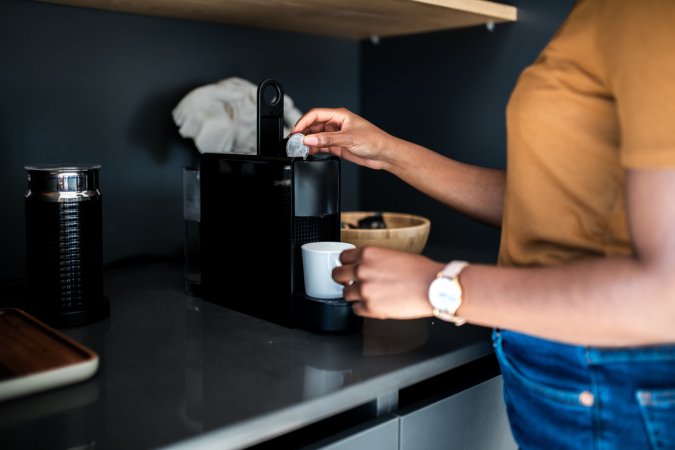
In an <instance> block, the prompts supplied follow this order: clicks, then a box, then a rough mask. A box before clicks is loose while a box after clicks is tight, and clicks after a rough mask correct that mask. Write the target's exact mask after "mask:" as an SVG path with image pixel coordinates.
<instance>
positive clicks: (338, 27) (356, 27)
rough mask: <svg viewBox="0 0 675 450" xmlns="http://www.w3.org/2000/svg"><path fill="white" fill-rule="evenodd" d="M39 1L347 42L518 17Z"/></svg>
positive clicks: (377, 5)
mask: <svg viewBox="0 0 675 450" xmlns="http://www.w3.org/2000/svg"><path fill="white" fill-rule="evenodd" d="M39 1H43V2H47V3H59V4H63V5H72V6H81V7H87V8H96V9H103V10H109V11H119V12H127V13H135V14H146V15H152V16H162V17H173V18H181V19H189V20H201V21H210V22H221V23H227V24H232V25H241V26H248V27H257V28H266V29H273V30H282V31H292V32H299V33H308V34H315V35H322V36H333V37H342V38H350V39H364V38H369V37H371V36H381V37H386V36H396V35H405V34H415V33H424V32H430V31H438V30H445V29H450V28H460V27H468V26H474V25H481V24H485V23H488V22H495V23H497V22H513V21H515V20H516V17H517V11H516V8H515V7H514V6H511V5H505V4H501V3H496V2H491V1H484V0H39Z"/></svg>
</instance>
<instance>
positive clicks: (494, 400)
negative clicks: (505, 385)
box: [400, 375, 517, 450]
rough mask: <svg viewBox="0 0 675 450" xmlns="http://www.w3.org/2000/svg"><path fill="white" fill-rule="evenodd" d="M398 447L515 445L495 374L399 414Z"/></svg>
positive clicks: (464, 449) (495, 448) (465, 449)
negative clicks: (465, 388)
mask: <svg viewBox="0 0 675 450" xmlns="http://www.w3.org/2000/svg"><path fill="white" fill-rule="evenodd" d="M400 431H401V434H400V448H401V450H432V449H444V450H447V449H461V450H473V449H475V450H484V449H490V450H501V449H504V450H506V449H509V450H510V449H516V448H517V446H516V443H515V442H514V441H513V438H512V437H511V431H510V429H509V423H508V420H507V417H506V406H505V405H504V400H503V398H502V377H501V375H500V376H497V377H495V378H492V379H490V380H487V381H485V382H483V383H480V384H478V385H476V386H473V387H471V388H469V389H467V390H464V391H461V392H459V393H457V394H454V395H452V396H450V397H446V398H443V399H441V400H438V401H436V402H433V403H431V404H429V405H426V406H423V407H420V408H418V409H414V410H412V411H410V412H407V413H405V414H402V415H401V422H400Z"/></svg>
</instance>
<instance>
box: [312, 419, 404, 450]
mask: <svg viewBox="0 0 675 450" xmlns="http://www.w3.org/2000/svg"><path fill="white" fill-rule="evenodd" d="M395 449H398V417H388V418H387V419H384V420H383V419H378V420H375V421H373V422H368V423H365V424H364V425H362V426H358V427H355V428H353V429H350V430H348V431H345V432H344V433H340V434H338V435H336V436H331V437H330V438H328V439H325V440H323V441H321V442H317V443H315V444H313V445H311V446H308V447H304V448H303V449H302V450H395Z"/></svg>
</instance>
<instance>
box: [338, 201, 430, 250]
mask: <svg viewBox="0 0 675 450" xmlns="http://www.w3.org/2000/svg"><path fill="white" fill-rule="evenodd" d="M374 214H375V212H372V211H359V212H343V213H342V216H341V221H342V223H343V224H346V223H349V224H352V225H354V226H356V224H357V222H358V221H359V220H361V219H363V218H364V217H368V216H372V215H374ZM382 217H383V218H384V223H385V224H386V225H387V228H381V229H358V228H346V227H344V226H343V227H342V229H341V230H340V237H341V240H342V242H349V243H352V244H354V245H355V246H357V247H365V246H375V247H386V248H393V249H396V250H403V251H406V252H410V253H422V250H424V246H425V245H426V243H427V239H428V238H429V230H430V228H431V222H430V221H429V219H427V218H425V217H422V216H415V215H413V214H403V213H394V212H385V213H382Z"/></svg>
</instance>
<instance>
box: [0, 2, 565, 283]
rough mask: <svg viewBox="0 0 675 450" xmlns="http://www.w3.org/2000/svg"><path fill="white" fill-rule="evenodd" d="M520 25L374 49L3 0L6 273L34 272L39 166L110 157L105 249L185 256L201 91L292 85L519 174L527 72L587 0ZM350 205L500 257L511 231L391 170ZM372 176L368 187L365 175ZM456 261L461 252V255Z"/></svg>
mask: <svg viewBox="0 0 675 450" xmlns="http://www.w3.org/2000/svg"><path fill="white" fill-rule="evenodd" d="M514 3H515V4H516V5H517V6H518V7H519V16H520V17H519V21H518V23H516V24H511V25H497V27H496V29H495V31H494V32H492V33H490V32H488V31H487V30H486V29H485V28H483V27H479V28H472V29H466V30H452V31H446V32H439V33H431V34H426V35H418V36H409V37H400V38H390V39H382V40H381V41H380V43H379V45H374V44H372V43H371V42H368V41H366V42H363V43H361V44H359V43H358V42H355V41H348V40H340V39H331V38H320V37H313V36H307V35H303V34H293V33H281V32H273V31H264V30H256V29H250V28H241V27H231V26H226V25H222V24H208V23H198V22H190V21H181V20H171V19H163V18H155V17H145V16H137V15H131V14H119V13H112V12H104V11H95V10H89V9H80V8H72V7H67V6H60V5H51V4H44V3H38V2H27V1H20V0H4V1H2V2H0V190H1V192H2V194H3V205H2V209H3V210H2V213H1V214H0V248H2V252H1V253H0V279H7V278H11V277H17V276H22V275H23V272H24V231H23V230H24V218H23V214H24V209H23V196H24V193H25V186H26V182H25V171H24V170H23V166H24V165H26V164H37V163H49V162H64V163H68V162H70V163H72V162H97V163H101V164H102V165H103V169H102V173H101V190H102V192H103V196H104V210H103V214H104V256H105V260H106V261H108V262H109V261H114V260H116V259H119V258H123V257H126V256H131V255H137V254H154V255H179V254H180V252H181V245H182V233H183V224H182V210H181V169H182V167H183V166H185V165H186V164H189V163H191V162H193V161H194V159H195V157H196V155H197V152H196V150H195V149H194V148H193V146H192V144H191V141H187V140H183V139H181V138H180V136H179V135H178V132H177V128H176V126H175V125H174V124H173V121H172V119H171V116H170V112H171V110H172V109H173V107H174V106H175V105H176V104H177V102H178V101H179V100H180V99H181V98H182V97H183V96H184V95H185V94H186V93H187V92H188V91H189V90H190V89H192V88H194V87H197V86H200V85H203V84H207V83H212V82H214V81H217V80H219V79H222V78H226V77H230V76H239V77H243V78H246V79H248V80H251V81H253V82H258V81H260V80H262V79H264V78H268V77H273V78H277V79H279V80H280V81H281V82H282V83H283V85H284V87H285V89H286V91H287V93H288V94H289V95H291V96H292V97H293V99H294V100H295V101H296V103H297V105H298V106H299V108H300V109H302V110H306V109H308V108H311V107H313V106H329V107H330V106H344V107H347V108H349V109H352V110H354V111H356V112H361V113H362V114H363V115H364V116H365V117H367V118H368V119H370V120H372V121H373V122H375V123H376V124H378V125H379V126H381V127H383V128H384V129H386V130H388V131H389V132H391V133H393V134H396V135H398V136H401V137H403V138H406V139H409V140H413V141H416V142H418V143H420V144H423V145H426V146H428V147H430V148H432V149H435V150H437V151H440V152H442V153H445V154H447V155H449V156H452V157H454V158H457V159H460V160H463V161H466V162H471V163H476V164H482V165H486V166H491V167H503V166H504V161H505V158H504V155H505V144H504V143H505V132H504V108H505V105H506V102H507V99H508V96H509V93H510V91H511V89H512V87H513V85H514V83H515V80H516V78H517V76H518V74H519V73H520V71H521V70H522V68H523V67H525V66H526V65H528V64H529V63H531V62H532V60H533V59H534V58H535V57H536V55H537V54H538V52H539V51H540V49H541V48H542V47H543V46H544V45H545V43H546V42H547V40H548V39H549V38H550V36H551V35H552V34H553V33H554V31H555V30H556V29H557V27H558V25H559V24H560V22H562V20H563V19H564V17H565V15H566V14H567V12H568V10H569V8H570V6H571V4H572V1H571V0H556V1H548V2H541V1H537V0H521V1H517V2H514ZM343 173H344V179H343V186H344V187H345V189H344V191H343V206H344V209H347V210H349V209H358V208H362V209H379V210H393V211H406V212H413V213H419V214H422V215H425V216H428V217H430V218H431V220H432V234H431V244H433V245H435V246H436V247H443V248H445V247H448V248H453V249H458V250H464V251H468V252H475V253H477V254H481V255H485V254H487V255H489V256H490V255H494V254H495V253H496V249H497V245H498V239H499V232H498V230H494V229H491V228H489V227H486V226H483V225H480V224H477V223H475V222H473V221H470V220H468V219H465V218H463V217H461V216H459V215H457V214H455V213H453V212H451V211H449V210H448V209H447V208H445V207H443V206H441V205H438V204H435V203H434V202H433V201H431V200H429V199H427V198H425V197H424V196H422V195H421V194H419V193H417V192H415V191H413V190H412V189H410V188H409V187H407V186H405V185H403V183H401V182H400V181H399V180H396V179H394V178H393V177H392V176H390V175H388V174H385V173H378V172H374V171H368V170H357V169H356V168H355V167H354V166H352V165H350V164H348V163H345V164H344V166H343ZM360 183H361V184H360ZM452 256H453V255H452V254H448V258H450V257H452Z"/></svg>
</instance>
